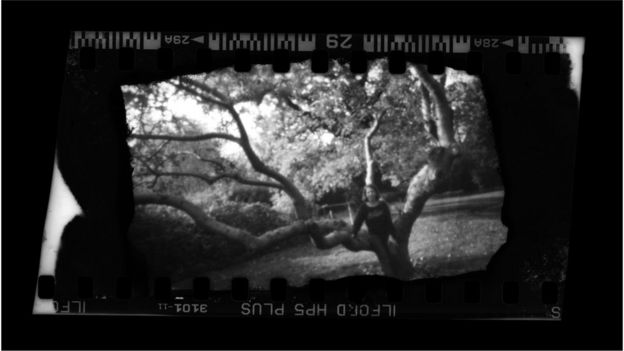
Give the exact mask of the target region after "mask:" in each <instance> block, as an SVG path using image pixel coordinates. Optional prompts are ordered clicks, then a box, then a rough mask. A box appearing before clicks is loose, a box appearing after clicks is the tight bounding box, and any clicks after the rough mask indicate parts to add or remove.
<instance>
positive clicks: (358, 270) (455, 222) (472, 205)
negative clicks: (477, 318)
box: [174, 191, 507, 290]
mask: <svg viewBox="0 0 624 351" xmlns="http://www.w3.org/2000/svg"><path fill="white" fill-rule="evenodd" d="M502 202H503V192H502V191H494V192H488V193H481V194H476V195H469V196H453V197H442V198H436V199H430V200H429V201H428V202H427V204H426V205H425V208H424V210H423V213H422V215H421V216H420V217H419V218H418V219H417V221H416V223H415V224H414V227H413V229H412V235H411V236H410V244H409V251H410V255H411V257H412V261H413V263H414V265H415V267H416V271H417V272H418V273H417V274H418V275H417V278H420V277H423V278H424V277H434V276H449V275H456V274H461V273H465V272H470V271H477V270H483V269H485V267H486V265H487V263H488V261H489V259H490V257H491V256H492V255H493V254H494V253H495V252H496V251H497V250H498V248H499V247H500V246H501V245H502V244H503V243H504V242H505V240H506V233H507V230H506V228H505V226H503V224H502V223H501V221H500V212H501V206H502ZM392 205H394V206H396V207H397V208H398V207H399V205H400V204H392ZM347 217H348V216H347ZM380 274H382V272H381V269H380V266H379V263H378V261H377V259H376V257H375V254H374V253H372V252H358V253H354V252H351V251H349V250H347V249H345V248H344V247H342V246H338V247H335V248H332V249H328V250H319V249H317V248H316V247H314V246H313V245H312V243H311V242H306V243H302V244H300V245H297V246H294V247H290V248H286V249H283V250H281V251H275V252H271V253H268V254H266V255H263V256H260V257H257V258H253V259H250V260H248V261H246V262H242V263H239V264H236V265H233V266H230V267H227V268H225V269H219V270H207V271H205V274H203V275H204V276H207V277H209V278H210V281H211V287H212V288H213V289H215V290H225V289H229V286H230V281H231V278H233V277H246V278H247V279H249V285H250V287H251V288H252V289H253V288H256V289H267V288H268V286H269V282H270V280H271V278H276V277H280V278H286V279H287V280H288V282H289V284H290V285H291V286H301V285H305V284H307V282H308V280H309V279H310V278H323V279H327V280H331V279H338V278H342V277H346V276H353V275H380ZM191 285H192V279H181V280H179V281H174V288H181V289H186V288H190V287H191Z"/></svg>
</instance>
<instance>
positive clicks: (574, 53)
mask: <svg viewBox="0 0 624 351" xmlns="http://www.w3.org/2000/svg"><path fill="white" fill-rule="evenodd" d="M563 41H564V43H565V48H566V52H567V53H568V55H570V61H571V64H572V72H571V73H570V89H573V90H574V91H575V92H576V96H577V97H578V98H579V100H580V99H581V78H582V76H583V53H584V51H585V38H563Z"/></svg>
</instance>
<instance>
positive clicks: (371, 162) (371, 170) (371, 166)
mask: <svg viewBox="0 0 624 351" xmlns="http://www.w3.org/2000/svg"><path fill="white" fill-rule="evenodd" d="M385 114H386V111H383V112H382V113H381V114H379V115H378V116H376V117H374V122H373V126H372V127H371V128H370V129H369V130H368V132H367V133H366V136H365V137H364V155H365V158H366V184H367V185H370V184H374V183H375V177H374V175H375V166H376V165H375V159H374V158H373V152H372V149H371V139H372V137H373V135H374V134H375V133H376V132H377V130H379V124H380V121H381V119H382V118H383V116H384V115H385Z"/></svg>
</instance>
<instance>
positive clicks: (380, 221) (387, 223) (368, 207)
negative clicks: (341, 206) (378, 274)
mask: <svg viewBox="0 0 624 351" xmlns="http://www.w3.org/2000/svg"><path fill="white" fill-rule="evenodd" d="M363 200H364V203H363V204H362V206H360V208H359V209H358V212H357V214H356V215H355V220H354V222H353V238H354V239H356V240H357V239H358V238H357V235H358V232H359V231H360V228H361V227H362V224H363V223H366V227H367V228H368V233H369V234H370V242H371V246H372V247H373V250H374V251H375V253H376V254H377V257H378V258H379V261H380V262H381V264H382V265H384V266H386V267H387V269H386V270H388V269H389V268H391V266H390V259H389V251H388V239H389V237H390V235H395V234H396V231H395V229H394V224H392V216H391V214H390V207H389V206H388V204H386V203H385V202H384V201H383V200H382V199H381V197H380V194H379V190H378V189H377V187H376V186H374V185H372V184H367V185H366V186H365V187H364V193H363ZM386 273H390V275H392V272H386Z"/></svg>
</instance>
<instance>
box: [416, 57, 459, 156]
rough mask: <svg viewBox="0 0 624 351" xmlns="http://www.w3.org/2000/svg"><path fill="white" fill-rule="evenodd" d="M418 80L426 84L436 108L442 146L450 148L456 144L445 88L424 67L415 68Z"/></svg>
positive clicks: (451, 114)
mask: <svg viewBox="0 0 624 351" xmlns="http://www.w3.org/2000/svg"><path fill="white" fill-rule="evenodd" d="M415 70H416V74H417V75H418V78H419V79H420V81H421V82H422V84H424V85H425V86H426V87H427V89H428V90H429V92H430V93H431V96H432V97H433V101H434V102H435V106H436V125H437V133H438V140H439V143H440V146H442V147H448V146H450V145H452V144H454V143H455V139H454V133H453V110H452V109H451V106H450V104H449V102H448V99H447V98H446V93H445V90H444V86H442V85H441V84H440V83H439V82H438V81H436V80H435V78H433V76H432V75H431V74H429V72H427V69H426V68H425V67H424V66H422V65H416V66H415Z"/></svg>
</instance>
